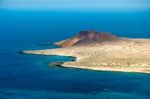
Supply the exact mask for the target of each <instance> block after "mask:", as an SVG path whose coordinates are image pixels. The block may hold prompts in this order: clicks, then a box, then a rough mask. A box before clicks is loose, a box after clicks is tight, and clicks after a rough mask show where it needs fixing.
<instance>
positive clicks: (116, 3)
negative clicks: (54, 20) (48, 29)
mask: <svg viewBox="0 0 150 99" xmlns="http://www.w3.org/2000/svg"><path fill="white" fill-rule="evenodd" d="M0 7H1V8H5V9H34V10H36V9H43V10H50V9H68V10H71V9H73V10H147V9H150V0H0Z"/></svg>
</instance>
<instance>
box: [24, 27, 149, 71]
mask: <svg viewBox="0 0 150 99" xmlns="http://www.w3.org/2000/svg"><path fill="white" fill-rule="evenodd" d="M54 45H57V46H60V47H59V48H55V49H45V50H28V51H22V53H24V54H42V55H60V56H71V57H76V59H75V61H69V62H63V63H62V64H61V66H63V67H71V68H82V69H90V70H100V71H119V72H141V73H150V39H141V38H140V39H137V38H126V37H118V36H116V35H113V34H112V33H108V32H96V31H90V30H85V31H80V32H79V33H77V34H76V35H75V36H73V37H71V38H68V39H66V40H62V41H59V42H55V43H54ZM55 64H56V63H55Z"/></svg>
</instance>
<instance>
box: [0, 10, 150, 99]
mask: <svg viewBox="0 0 150 99" xmlns="http://www.w3.org/2000/svg"><path fill="white" fill-rule="evenodd" d="M80 30H96V31H104V32H112V33H113V34H115V35H118V36H125V37H131V38H150V11H139V12H75V11H72V12H71V11H56V12H55V11H19V10H18V11H14V10H4V9H0V44H1V45H0V99H150V74H142V73H122V72H104V71H91V70H82V69H73V68H59V67H49V66H48V63H49V62H53V61H70V60H71V58H70V57H63V56H42V55H21V54H18V51H20V50H29V49H30V50H31V49H47V48H54V47H55V46H51V45H48V46H43V44H47V43H51V42H55V41H59V40H62V39H66V38H68V37H71V36H73V35H75V34H76V33H78V32H79V31H80Z"/></svg>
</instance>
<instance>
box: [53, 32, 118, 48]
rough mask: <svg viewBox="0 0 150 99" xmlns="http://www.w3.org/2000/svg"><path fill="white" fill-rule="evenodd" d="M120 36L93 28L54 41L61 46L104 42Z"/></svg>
mask: <svg viewBox="0 0 150 99" xmlns="http://www.w3.org/2000/svg"><path fill="white" fill-rule="evenodd" d="M118 39H119V37H117V36H115V35H113V34H111V33H109V32H96V31H91V30H85V31H80V32H79V33H78V34H77V35H75V36H73V37H71V38H69V39H66V40H63V41H60V42H56V43H54V45H57V46H61V47H70V46H75V45H86V44H91V43H102V42H107V41H115V40H118Z"/></svg>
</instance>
